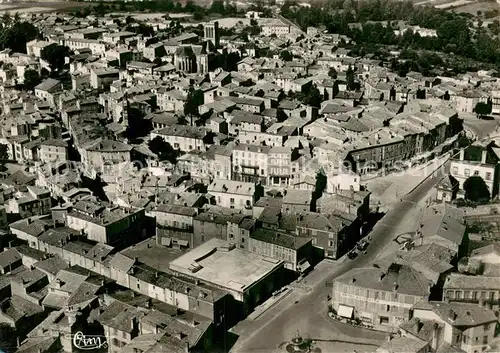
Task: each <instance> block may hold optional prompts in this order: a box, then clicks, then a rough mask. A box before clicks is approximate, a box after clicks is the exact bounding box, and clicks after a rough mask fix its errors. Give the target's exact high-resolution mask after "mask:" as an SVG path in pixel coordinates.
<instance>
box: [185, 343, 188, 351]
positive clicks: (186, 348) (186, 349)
mask: <svg viewBox="0 0 500 353" xmlns="http://www.w3.org/2000/svg"><path fill="white" fill-rule="evenodd" d="M185 351H186V353H189V342H186V347H185Z"/></svg>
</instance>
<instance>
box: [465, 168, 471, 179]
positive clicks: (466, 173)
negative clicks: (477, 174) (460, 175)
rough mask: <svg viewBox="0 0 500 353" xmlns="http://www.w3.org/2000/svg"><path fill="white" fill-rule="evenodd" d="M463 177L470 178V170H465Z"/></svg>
mask: <svg viewBox="0 0 500 353" xmlns="http://www.w3.org/2000/svg"><path fill="white" fill-rule="evenodd" d="M465 176H466V177H468V176H470V169H465Z"/></svg>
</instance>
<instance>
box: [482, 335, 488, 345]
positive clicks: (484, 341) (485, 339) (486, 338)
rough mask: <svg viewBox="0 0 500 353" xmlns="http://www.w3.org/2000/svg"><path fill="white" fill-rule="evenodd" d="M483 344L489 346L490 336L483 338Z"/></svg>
mask: <svg viewBox="0 0 500 353" xmlns="http://www.w3.org/2000/svg"><path fill="white" fill-rule="evenodd" d="M483 344H488V336H483Z"/></svg>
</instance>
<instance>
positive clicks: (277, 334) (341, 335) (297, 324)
mask: <svg viewBox="0 0 500 353" xmlns="http://www.w3.org/2000/svg"><path fill="white" fill-rule="evenodd" d="M438 180H439V178H429V179H427V180H425V181H424V182H423V183H422V184H421V185H419V186H418V187H417V188H416V189H415V190H414V191H412V192H411V193H409V194H407V195H406V196H405V197H404V198H403V199H402V200H401V201H400V202H399V203H398V204H396V205H395V206H394V208H393V209H392V210H390V211H389V212H388V213H387V214H386V215H385V216H384V217H383V218H382V219H381V220H380V221H379V222H378V223H377V224H376V225H375V227H374V228H373V230H372V232H371V233H370V236H371V237H372V242H371V244H370V246H369V248H368V253H367V254H366V255H360V256H358V257H357V258H355V259H354V260H344V261H342V262H341V263H339V264H338V265H336V266H333V267H332V269H331V270H329V271H323V272H320V273H315V272H316V270H314V271H313V272H312V273H311V276H315V277H316V278H314V279H313V278H312V277H311V279H309V276H307V277H306V278H305V280H306V281H308V280H309V283H311V282H312V283H313V284H312V285H311V288H310V289H309V291H301V290H294V292H293V293H292V294H291V295H289V296H288V297H287V298H285V299H284V300H283V301H282V302H280V303H279V304H277V305H276V306H274V307H273V308H271V309H269V310H268V311H267V312H265V313H264V314H263V315H262V316H260V317H259V319H258V320H255V321H249V320H245V321H243V322H241V323H240V324H238V325H237V326H236V327H235V328H234V332H235V333H236V334H238V335H239V336H240V338H239V339H238V341H237V342H236V344H235V345H234V346H233V348H232V350H231V351H232V352H235V353H246V352H260V351H262V352H264V351H265V352H269V351H273V350H276V348H277V347H278V346H279V345H280V344H281V343H283V342H285V341H288V340H290V339H291V338H292V337H293V336H294V334H295V333H296V332H297V331H299V332H300V333H301V335H302V336H304V337H308V338H311V339H316V340H320V339H321V340H323V339H332V340H344V341H350V342H353V343H357V344H362V343H370V342H377V341H378V342H381V341H382V340H383V339H384V337H385V336H384V335H383V334H381V333H378V332H375V331H369V330H365V332H361V331H360V330H361V329H360V328H356V327H351V326H347V325H344V324H342V323H337V322H334V321H332V320H330V319H329V318H328V316H327V315H326V311H327V302H326V298H327V295H329V294H330V293H331V287H329V286H327V285H326V282H327V281H331V280H332V279H334V278H336V277H338V276H340V275H342V274H344V273H345V272H347V271H349V270H351V269H353V268H358V267H366V266H369V265H370V264H371V262H372V261H374V260H375V259H376V257H377V255H378V254H379V253H380V252H381V251H383V249H384V248H385V247H386V246H387V245H389V244H390V242H392V241H393V239H394V238H395V237H396V236H397V235H399V234H400V231H401V229H400V225H401V224H402V223H403V220H404V219H405V217H407V216H408V215H409V213H410V211H411V210H412V209H413V208H414V207H416V205H417V203H418V202H419V201H421V200H422V199H424V198H425V196H426V195H427V194H428V192H429V191H430V190H431V189H432V187H433V186H434V185H435V184H436V183H437V181H438ZM352 347H353V348H356V350H358V351H363V349H362V348H361V349H359V348H357V347H356V345H355V344H353V346H352ZM334 348H340V343H335V346H334ZM335 351H348V349H338V350H337V349H335ZM372 351H373V349H372ZM351 352H352V349H351Z"/></svg>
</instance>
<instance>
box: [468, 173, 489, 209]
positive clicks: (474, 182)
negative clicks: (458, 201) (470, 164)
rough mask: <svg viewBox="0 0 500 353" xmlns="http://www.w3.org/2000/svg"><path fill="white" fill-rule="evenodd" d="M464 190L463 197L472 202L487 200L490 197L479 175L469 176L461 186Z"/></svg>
mask: <svg viewBox="0 0 500 353" xmlns="http://www.w3.org/2000/svg"><path fill="white" fill-rule="evenodd" d="M463 188H464V190H465V198H466V199H467V200H471V201H474V202H478V201H488V200H489V199H490V191H489V189H488V186H487V185H486V183H485V182H484V180H483V178H481V177H480V176H476V175H474V176H471V177H469V178H468V179H467V180H466V181H465V182H464V186H463Z"/></svg>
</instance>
